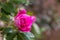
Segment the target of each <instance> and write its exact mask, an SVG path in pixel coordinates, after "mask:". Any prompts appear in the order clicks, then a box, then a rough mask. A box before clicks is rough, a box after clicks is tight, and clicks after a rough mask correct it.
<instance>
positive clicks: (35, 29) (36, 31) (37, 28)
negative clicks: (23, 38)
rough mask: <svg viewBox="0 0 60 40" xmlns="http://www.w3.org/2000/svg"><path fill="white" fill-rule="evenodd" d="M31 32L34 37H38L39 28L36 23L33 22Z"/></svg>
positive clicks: (39, 33)
mask: <svg viewBox="0 0 60 40" xmlns="http://www.w3.org/2000/svg"><path fill="white" fill-rule="evenodd" d="M31 32H32V33H33V34H34V35H35V38H40V35H41V32H40V28H39V26H38V25H37V24H36V23H34V24H33V26H32V30H31Z"/></svg>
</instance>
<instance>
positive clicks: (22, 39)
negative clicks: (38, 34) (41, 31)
mask: <svg viewBox="0 0 60 40" xmlns="http://www.w3.org/2000/svg"><path fill="white" fill-rule="evenodd" d="M31 36H33V35H31V33H18V34H17V40H31Z"/></svg>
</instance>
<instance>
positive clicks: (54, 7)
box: [0, 0, 60, 40]
mask: <svg viewBox="0 0 60 40" xmlns="http://www.w3.org/2000/svg"><path fill="white" fill-rule="evenodd" d="M21 7H24V8H25V9H26V10H27V14H28V15H35V16H36V18H37V19H36V22H35V23H34V24H33V25H32V30H31V32H29V33H18V32H17V31H16V28H15V26H14V22H13V21H14V19H13V18H14V16H15V15H16V14H17V12H18V9H19V8H21ZM18 34H20V36H19V35H18ZM21 35H22V36H21ZM0 40H60V0H0Z"/></svg>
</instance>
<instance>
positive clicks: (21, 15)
mask: <svg viewBox="0 0 60 40" xmlns="http://www.w3.org/2000/svg"><path fill="white" fill-rule="evenodd" d="M35 21H36V17H35V16H30V15H27V14H26V10H25V9H23V10H19V11H18V13H17V15H16V16H15V17H14V23H15V25H16V26H17V28H18V30H19V31H22V32H30V30H31V26H32V24H33V23H34V22H35Z"/></svg>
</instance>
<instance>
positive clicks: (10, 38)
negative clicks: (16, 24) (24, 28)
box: [6, 33, 16, 40]
mask: <svg viewBox="0 0 60 40" xmlns="http://www.w3.org/2000/svg"><path fill="white" fill-rule="evenodd" d="M15 36H16V34H14V33H8V34H6V40H14V37H15Z"/></svg>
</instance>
